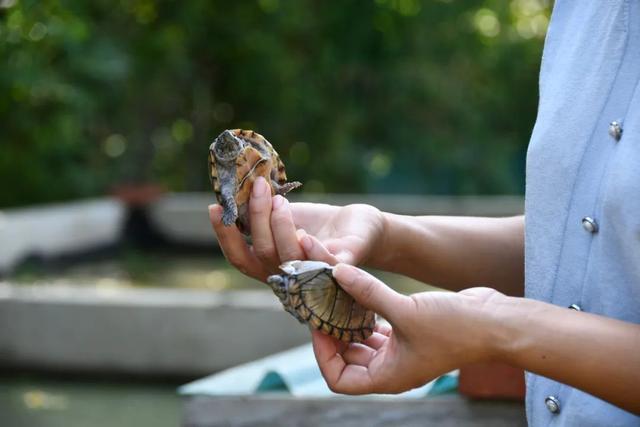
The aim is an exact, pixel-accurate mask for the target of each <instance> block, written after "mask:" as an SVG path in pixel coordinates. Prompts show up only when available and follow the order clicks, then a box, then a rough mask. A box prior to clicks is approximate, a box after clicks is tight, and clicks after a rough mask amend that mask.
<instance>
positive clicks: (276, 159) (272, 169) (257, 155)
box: [209, 129, 302, 235]
mask: <svg viewBox="0 0 640 427" xmlns="http://www.w3.org/2000/svg"><path fill="white" fill-rule="evenodd" d="M259 176H262V177H264V178H265V179H266V181H267V182H268V183H269V184H270V185H271V194H272V195H276V194H281V195H284V194H286V193H288V192H289V191H291V190H293V189H294V188H298V187H300V186H301V185H302V184H300V183H299V182H297V181H295V182H287V174H286V173H285V169H284V163H282V160H280V156H278V153H277V152H276V150H274V149H273V146H271V144H270V143H269V141H267V140H266V139H265V138H264V137H263V136H262V135H260V134H259V133H257V132H254V131H252V130H242V129H231V130H225V131H224V132H222V133H221V134H220V135H218V137H217V138H216V139H215V140H214V141H213V142H212V143H211V145H210V146H209V178H210V180H211V185H212V186H213V191H214V192H215V194H216V199H217V200H218V203H220V204H221V205H222V208H223V214H222V222H223V223H224V225H226V226H229V225H231V224H233V223H236V225H237V226H238V229H239V230H240V231H241V232H242V233H243V234H245V235H249V234H250V233H251V230H250V224H249V212H248V202H249V196H250V194H251V187H252V186H253V182H254V181H255V179H256V178H257V177H259Z"/></svg>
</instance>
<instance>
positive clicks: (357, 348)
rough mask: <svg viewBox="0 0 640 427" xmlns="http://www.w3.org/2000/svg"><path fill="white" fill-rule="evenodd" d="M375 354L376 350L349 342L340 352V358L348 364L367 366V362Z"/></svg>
mask: <svg viewBox="0 0 640 427" xmlns="http://www.w3.org/2000/svg"><path fill="white" fill-rule="evenodd" d="M375 354H376V351H375V350H374V349H373V348H371V347H368V346H366V345H362V344H351V345H350V346H349V348H347V349H346V350H345V352H344V353H342V359H344V361H345V363H347V364H350V365H360V366H369V362H370V361H371V359H373V356H375Z"/></svg>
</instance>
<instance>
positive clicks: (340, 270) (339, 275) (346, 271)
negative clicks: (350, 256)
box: [333, 263, 358, 285]
mask: <svg viewBox="0 0 640 427" xmlns="http://www.w3.org/2000/svg"><path fill="white" fill-rule="evenodd" d="M357 275H358V270H356V268H355V267H353V266H351V265H349V264H342V263H340V264H338V265H336V266H335V267H334V268H333V276H334V277H335V278H336V279H338V281H339V282H340V283H342V284H346V285H350V284H351V283H353V282H354V281H355V280H356V277H357Z"/></svg>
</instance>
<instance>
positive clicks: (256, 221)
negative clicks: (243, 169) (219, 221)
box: [249, 176, 280, 270]
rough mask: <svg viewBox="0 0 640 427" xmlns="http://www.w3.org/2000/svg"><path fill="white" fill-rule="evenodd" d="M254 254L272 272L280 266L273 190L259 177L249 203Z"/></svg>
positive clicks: (254, 184)
mask: <svg viewBox="0 0 640 427" xmlns="http://www.w3.org/2000/svg"><path fill="white" fill-rule="evenodd" d="M249 219H250V221H251V240H252V242H253V252H254V253H255V255H256V256H257V257H258V259H259V260H260V261H262V262H263V264H265V265H266V267H267V268H268V269H270V270H276V269H277V268H278V266H279V265H280V260H279V259H278V252H277V251H276V244H275V242H274V241H273V235H272V233H271V190H270V188H269V185H268V184H267V181H265V179H264V178H263V177H261V176H260V177H258V178H256V180H255V181H254V183H253V187H252V189H251V200H250V201H249Z"/></svg>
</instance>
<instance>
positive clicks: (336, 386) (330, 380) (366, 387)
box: [312, 330, 374, 394]
mask: <svg viewBox="0 0 640 427" xmlns="http://www.w3.org/2000/svg"><path fill="white" fill-rule="evenodd" d="M335 341H336V340H335V339H334V338H332V337H329V336H327V335H324V334H323V333H321V332H318V331H315V330H314V331H312V342H313V352H314V354H315V356H316V361H317V362H318V367H319V368H320V372H321V373H322V376H323V378H324V380H325V381H326V383H327V385H328V386H329V389H331V391H334V392H336V393H347V394H364V393H371V392H372V391H374V390H373V382H372V381H371V378H370V377H369V373H368V370H367V368H365V367H364V366H359V365H348V364H346V363H345V361H344V359H343V358H342V355H341V354H339V353H337V351H336V350H337V349H336V345H335Z"/></svg>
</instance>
